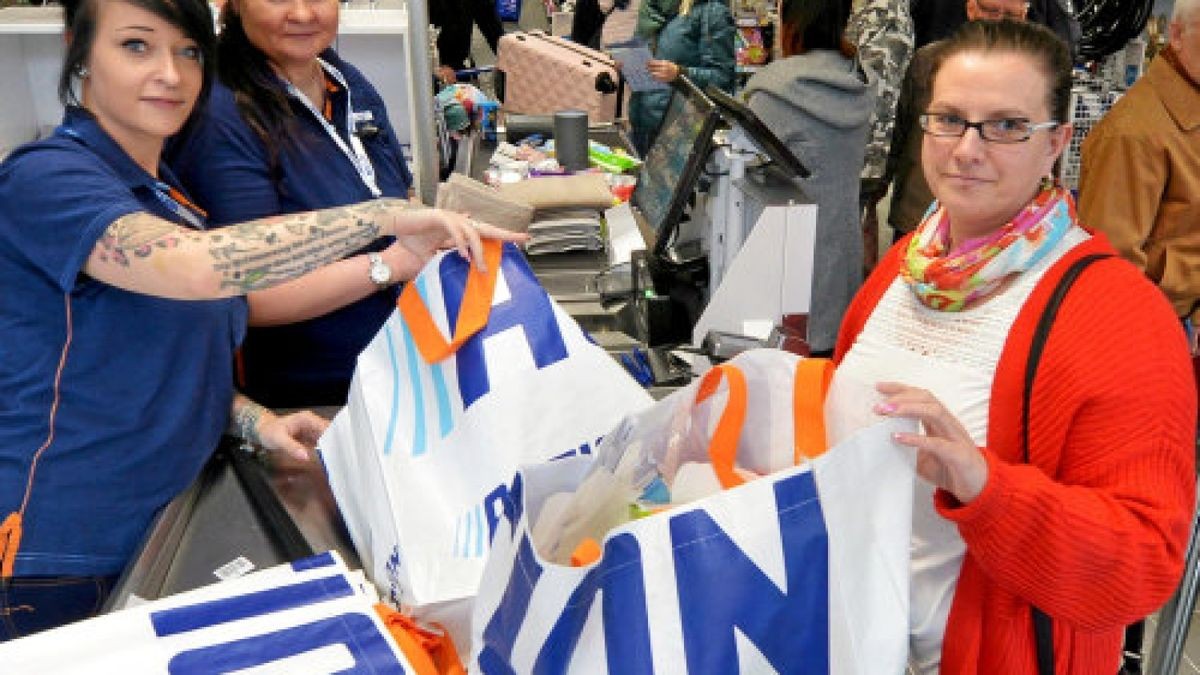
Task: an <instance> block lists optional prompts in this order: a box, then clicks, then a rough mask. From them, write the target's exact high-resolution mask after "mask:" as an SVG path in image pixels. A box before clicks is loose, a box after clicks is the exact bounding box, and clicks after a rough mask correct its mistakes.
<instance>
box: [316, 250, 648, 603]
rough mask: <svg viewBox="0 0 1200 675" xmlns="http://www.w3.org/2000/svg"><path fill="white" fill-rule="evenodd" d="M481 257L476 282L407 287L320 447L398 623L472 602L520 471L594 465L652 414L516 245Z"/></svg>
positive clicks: (448, 279) (450, 276) (457, 279)
mask: <svg viewBox="0 0 1200 675" xmlns="http://www.w3.org/2000/svg"><path fill="white" fill-rule="evenodd" d="M484 248H485V259H486V262H487V268H488V272H487V273H486V274H485V273H481V272H479V271H478V270H476V269H475V268H473V267H472V266H471V265H470V264H469V263H468V262H467V261H466V260H464V259H463V258H462V257H460V256H459V255H458V254H457V253H455V252H447V253H443V254H441V255H439V256H436V257H435V258H434V259H433V260H431V261H430V262H429V264H428V265H426V267H425V268H424V269H423V270H422V272H421V273H420V274H419V275H418V276H417V278H416V279H415V280H413V281H412V282H410V283H409V284H408V286H407V287H406V288H405V289H404V292H403V293H402V294H401V297H400V301H399V308H398V310H397V311H396V312H394V313H393V315H392V316H391V317H390V318H389V319H388V321H387V323H386V324H385V325H384V326H383V328H382V329H381V330H380V331H379V333H378V335H376V336H375V338H374V339H373V340H372V342H371V343H370V344H369V345H368V346H367V348H366V349H365V350H364V351H363V353H362V354H361V355H360V356H359V359H358V364H357V366H356V369H355V373H354V378H353V381H352V384H351V387H350V394H349V400H348V402H347V404H346V407H345V408H343V409H342V410H341V411H340V412H339V413H338V415H337V416H336V417H335V418H334V420H333V423H332V424H331V425H330V427H329V429H328V430H327V431H326V433H325V434H324V436H322V438H321V441H320V443H319V445H318V447H319V451H320V456H321V459H322V461H323V462H324V464H325V467H326V471H327V473H328V475H329V483H330V486H331V487H332V488H333V493H334V496H335V497H336V499H337V502H338V506H339V508H340V509H341V512H342V516H343V518H344V519H345V521H346V525H347V529H348V530H349V533H350V536H351V539H352V540H353V542H354V545H355V548H356V549H357V551H358V553H359V556H360V557H361V559H362V562H363V568H364V570H365V571H366V572H367V575H368V576H369V577H370V578H371V580H372V581H374V582H375V584H376V585H377V586H379V588H380V590H381V592H382V594H383V596H384V598H385V599H386V600H388V601H389V602H391V603H392V604H393V605H395V606H397V607H401V608H406V609H412V610H419V609H420V608H422V607H425V606H429V605H432V604H434V603H445V602H448V601H453V600H459V599H463V598H469V597H471V596H473V595H474V594H475V592H476V590H477V588H478V584H479V578H480V575H481V574H482V571H483V565H484V562H485V560H486V558H487V555H488V551H489V549H490V542H491V539H492V534H493V532H494V531H495V528H496V526H497V524H498V523H499V522H500V521H501V520H503V508H504V505H505V503H506V500H505V499H504V496H505V494H506V492H507V483H508V481H509V480H510V479H511V478H512V475H513V472H514V471H515V470H516V468H517V467H518V466H519V465H521V464H524V463H530V462H541V461H545V460H548V459H550V458H553V457H559V456H563V455H569V454H589V453H590V452H591V449H592V446H593V445H594V444H595V443H596V442H597V440H598V439H599V438H600V436H601V435H602V434H604V433H605V432H606V431H608V430H609V429H611V428H612V427H613V426H615V425H616V423H617V422H618V421H619V420H620V419H621V418H622V417H623V416H624V415H625V414H627V413H631V412H634V411H636V410H639V409H641V408H643V407H646V406H648V405H650V403H651V399H650V396H649V395H648V394H647V393H646V391H645V390H644V389H642V388H641V387H640V386H638V385H637V383H636V382H634V381H633V379H632V378H630V377H629V376H628V374H627V373H626V372H625V370H624V369H623V368H621V366H620V365H618V364H617V363H616V361H614V360H613V359H612V358H611V357H609V356H608V354H607V353H606V352H605V351H604V350H603V349H601V348H600V347H598V346H596V345H595V344H594V343H592V342H591V341H590V340H589V339H588V338H587V337H586V335H585V334H584V333H583V331H582V330H581V329H580V328H579V326H578V324H576V323H575V321H574V320H573V319H571V318H570V317H569V316H568V315H567V314H566V313H565V312H564V311H563V310H562V309H561V308H560V307H558V305H557V304H556V303H554V302H553V300H552V299H551V298H550V297H549V296H548V295H547V294H546V292H545V290H543V289H542V287H541V286H540V285H539V284H538V282H537V279H536V278H535V277H534V275H533V273H532V271H531V270H530V269H529V267H528V265H527V264H526V262H525V259H524V257H523V256H522V255H521V253H520V252H519V251H518V250H517V249H516V247H515V246H513V245H511V244H508V245H504V246H503V247H501V245H500V244H499V243H497V242H494V241H488V242H485V247H484ZM417 614H418V615H419V616H420V615H422V614H421V613H420V611H417Z"/></svg>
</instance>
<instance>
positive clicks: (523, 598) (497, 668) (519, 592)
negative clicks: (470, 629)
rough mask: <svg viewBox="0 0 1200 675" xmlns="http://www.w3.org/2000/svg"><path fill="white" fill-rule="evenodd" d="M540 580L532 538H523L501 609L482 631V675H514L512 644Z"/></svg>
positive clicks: (480, 657)
mask: <svg viewBox="0 0 1200 675" xmlns="http://www.w3.org/2000/svg"><path fill="white" fill-rule="evenodd" d="M541 576H542V566H541V565H540V564H539V563H538V561H537V556H535V555H534V554H533V546H532V545H531V544H530V543H529V537H523V538H522V539H521V543H520V545H518V546H517V558H516V560H514V561H513V569H512V573H511V574H510V575H509V577H508V586H507V587H506V588H505V589H504V596H503V597H502V598H501V599H500V606H499V607H497V609H496V611H495V613H493V614H492V617H491V619H489V620H488V624H487V626H486V627H485V628H484V629H483V644H484V647H483V651H481V652H480V653H479V669H480V670H481V671H482V672H484V673H488V674H489V675H510V674H512V673H514V671H513V669H512V667H511V666H509V665H508V664H509V661H510V659H511V658H512V648H513V643H514V642H515V641H516V638H517V633H519V632H520V630H521V624H522V623H524V622H525V614H526V612H528V611H529V599H530V598H531V597H533V589H534V588H537V583H538V579H540V578H541Z"/></svg>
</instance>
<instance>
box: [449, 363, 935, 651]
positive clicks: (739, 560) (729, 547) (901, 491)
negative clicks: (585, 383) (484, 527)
mask: <svg viewBox="0 0 1200 675" xmlns="http://www.w3.org/2000/svg"><path fill="white" fill-rule="evenodd" d="M739 358H740V357H739ZM736 361H737V359H735V360H734V362H732V363H733V365H735V366H736V365H738V364H737V363H736ZM742 370H744V369H742ZM781 370H782V371H783V372H785V373H786V372H791V371H789V370H788V369H786V368H783V369H781ZM743 374H744V373H743ZM713 379H714V380H720V382H717V383H716V385H714V384H713V383H712V381H707V382H708V383H707V384H706V383H705V382H706V381H702V382H700V383H697V384H695V385H693V387H694V389H692V388H689V390H684V391H683V392H680V393H678V394H676V395H678V396H681V397H684V398H685V399H686V400H690V401H693V402H694V401H695V400H696V398H697V397H696V390H698V389H699V388H701V387H705V386H717V385H720V387H721V391H720V394H719V397H718V396H717V395H716V394H711V395H710V398H712V399H717V398H723V399H724V401H723V402H722V401H720V400H716V401H715V402H716V403H717V405H715V406H714V410H712V411H711V413H712V417H713V419H712V420H711V423H709V424H700V425H699V426H700V427H701V428H704V429H706V430H708V431H709V432H713V430H714V429H715V428H717V427H719V426H720V420H721V418H722V416H723V415H724V413H725V410H724V408H725V407H727V403H728V402H729V401H730V400H732V399H734V398H736V394H734V395H733V396H731V395H730V394H729V393H728V392H729V391H730V390H731V389H734V388H736V387H737V386H738V385H737V384H734V385H733V386H732V387H731V386H730V384H729V383H730V382H736V381H737V380H738V378H737V377H736V376H734V377H730V373H729V371H726V372H725V373H723V374H722V375H720V376H713ZM743 379H745V381H746V384H747V387H748V389H749V391H750V392H751V395H752V392H753V390H754V389H755V387H756V385H754V384H751V383H752V382H753V381H754V380H753V378H751V377H749V376H747V377H745V378H743ZM775 391H776V392H778V389H777V388H776V389H775ZM687 397H691V398H690V399H688V398H687ZM775 398H777V399H779V398H780V397H779V396H778V394H776V396H775ZM701 403H702V405H703V403H704V402H703V401H702V402H701ZM794 403H795V401H794V398H789V397H783V398H782V400H775V401H773V403H772V408H773V409H774V410H776V411H781V410H793V409H794ZM660 406H673V407H675V408H678V407H679V406H678V402H673V403H672V402H669V401H668V400H664V401H661V402H659V403H658V404H656V406H655V407H656V408H657V407H660ZM755 408H756V406H754V405H751V406H749V408H748V409H747V410H754V409H755ZM649 416H650V414H649V411H647V412H646V413H643V414H642V415H634V416H633V417H634V418H638V417H643V418H645V417H649ZM622 425H623V426H624V425H627V422H623V423H622ZM771 426H773V427H774V426H786V425H778V424H772V425H771ZM750 427H751V425H749V424H747V425H745V427H744V428H743V429H741V430H740V433H739V436H740V437H741V438H739V441H738V443H739V444H740V445H746V448H747V449H748V450H749V449H750V445H748V444H745V443H744V441H745V438H746V434H747V433H749V434H750V435H753V434H754V433H756V430H755V429H751V428H750ZM914 429H915V424H914V423H913V422H912V421H910V420H898V419H887V420H884V421H882V422H880V423H879V424H877V425H875V426H871V427H868V428H867V429H864V430H863V431H862V432H860V433H859V434H857V435H855V436H852V437H850V438H848V439H846V440H844V441H842V442H841V443H839V444H837V445H835V446H834V447H832V448H830V449H828V450H827V451H825V452H824V453H821V454H819V456H817V457H815V458H813V459H808V458H802V460H801V461H802V465H801V466H797V467H792V468H789V469H785V470H782V471H775V472H773V473H767V474H766V475H763V476H762V477H758V478H755V479H753V480H741V481H740V484H737V485H734V486H733V487H728V488H727V489H722V490H719V491H717V492H715V493H713V494H711V495H709V496H706V497H703V498H701V499H699V500H697V501H694V502H691V503H689V504H683V505H678V506H675V507H674V508H672V509H670V510H668V511H665V512H661V513H658V514H655V515H650V516H647V517H644V518H640V519H637V520H633V521H631V522H628V523H625V524H623V525H620V526H618V527H616V528H614V529H613V530H611V531H609V532H608V533H607V534H606V535H605V536H604V538H603V544H602V546H601V547H600V557H599V559H598V560H596V561H595V562H592V563H590V564H584V565H581V566H570V565H560V564H554V563H551V562H549V561H547V560H546V559H545V558H544V557H543V556H542V555H540V554H539V552H538V551H537V550H536V548H535V546H534V544H533V540H532V523H534V522H536V521H537V519H538V518H539V516H540V515H541V513H540V511H541V510H542V509H544V508H545V504H546V502H547V500H548V499H549V498H550V497H551V496H552V495H555V494H559V493H561V492H563V491H570V490H573V489H574V488H576V487H577V486H579V485H580V484H581V483H582V482H583V481H584V480H585V479H586V477H587V476H588V475H589V474H591V473H592V472H593V471H594V470H595V469H594V465H595V464H597V463H600V462H602V461H603V460H602V457H603V455H602V454H601V455H598V456H597V459H596V461H595V462H593V461H590V460H588V459H585V458H570V459H567V460H563V461H561V462H555V463H552V464H544V465H535V466H524V467H522V468H521V470H520V472H519V473H518V474H517V476H516V478H515V479H514V481H513V485H512V487H511V489H510V490H509V494H508V497H509V498H510V499H511V500H512V505H511V508H510V511H509V512H507V513H506V517H505V519H504V520H503V521H502V522H501V524H500V525H499V527H498V528H497V531H496V534H495V538H494V541H493V549H492V555H491V557H490V559H489V561H488V565H487V569H486V571H485V573H484V577H483V581H482V584H481V586H480V591H479V594H478V595H477V596H476V599H475V610H474V616H473V621H472V647H473V649H472V655H471V661H472V670H473V672H481V673H513V672H517V673H521V672H542V673H563V672H572V673H576V672H578V673H592V672H610V673H616V672H619V673H653V672H657V673H695V674H700V673H721V674H726V673H736V672H744V673H770V672H778V673H789V674H791V673H838V674H841V673H861V674H864V675H875V674H878V673H901V672H903V671H904V668H905V663H906V659H907V652H908V546H909V535H910V518H911V505H912V485H913V479H914V471H913V457H912V453H911V452H906V451H905V449H904V448H901V447H899V446H897V445H895V444H894V443H893V442H892V440H891V439H892V434H893V433H894V432H896V431H900V430H906V431H911V430H914ZM652 435H653V434H652ZM615 436H617V432H613V433H612V434H609V435H608V436H606V438H605V441H604V443H603V444H602V447H601V451H602V452H603V446H604V445H607V444H608V443H609V442H610V441H613V439H614V437H615ZM709 438H710V440H711V438H712V436H711V435H710V437H709ZM789 441H794V439H789ZM785 447H786V448H787V450H788V451H789V452H791V451H794V444H793V443H792V442H787V443H786V444H785ZM740 453H741V448H740V447H739V448H738V454H739V456H738V458H737V461H736V462H735V466H733V467H730V466H728V465H726V466H725V467H724V468H722V469H721V471H722V472H726V470H734V469H741V470H749V469H746V463H745V462H743V461H742V459H741V457H740ZM750 454H754V453H753V452H751V453H750ZM767 454H775V453H774V452H768V453H767ZM714 456H715V455H714ZM748 459H749V463H750V464H751V465H754V464H755V463H756V462H757V461H760V459H761V458H757V459H756V458H753V457H750V458H748ZM717 462H718V463H723V462H724V460H723V459H718V460H717ZM714 473H715V469H714ZM754 473H757V471H754ZM723 480H727V481H728V482H729V483H731V484H734V483H738V482H739V481H738V479H730V478H729V477H728V476H726V478H725V479H723Z"/></svg>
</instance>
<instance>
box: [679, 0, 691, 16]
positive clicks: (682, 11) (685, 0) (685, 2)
mask: <svg viewBox="0 0 1200 675" xmlns="http://www.w3.org/2000/svg"><path fill="white" fill-rule="evenodd" d="M690 11H692V0H682V2H680V3H679V15H680V16H686V15H687V13H688V12H690Z"/></svg>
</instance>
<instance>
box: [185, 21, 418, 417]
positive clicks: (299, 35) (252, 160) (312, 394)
mask: <svg viewBox="0 0 1200 675" xmlns="http://www.w3.org/2000/svg"><path fill="white" fill-rule="evenodd" d="M338 5H339V3H338V0H284V1H283V2H280V1H279V0H229V2H227V3H226V4H225V6H224V9H223V10H222V13H221V33H220V37H219V38H218V47H217V50H218V51H217V53H218V65H217V75H218V78H219V82H218V84H217V85H215V87H214V90H213V95H212V97H211V98H210V99H209V102H208V104H207V106H206V108H205V109H204V110H203V111H202V114H201V115H200V116H199V117H198V119H197V124H196V125H195V127H194V128H193V129H192V130H191V131H190V132H189V133H188V134H186V135H184V136H183V137H181V138H180V139H177V140H176V141H173V142H172V144H171V147H170V149H169V150H168V157H167V161H168V163H169V164H170V165H171V167H172V169H174V170H175V173H176V175H177V176H179V179H180V180H181V181H183V184H184V186H185V187H187V189H188V191H189V193H190V194H192V195H193V196H194V197H195V199H196V202H197V203H198V204H200V205H201V206H202V207H203V208H205V209H207V210H208V213H209V222H210V223H212V224H213V225H227V224H230V223H238V222H242V221H245V220H250V219H253V218H262V217H265V216H271V215H276V214H286V213H295V212H297V211H309V210H312V209H320V208H328V207H331V206H340V205H343V204H352V203H354V202H359V201H362V200H364V199H370V198H372V197H378V196H381V195H383V196H389V197H405V196H407V195H408V192H409V185H410V183H411V176H410V175H409V172H408V168H407V166H406V165H405V161H404V156H403V155H402V154H401V150H400V144H399V143H398V142H397V139H396V134H395V131H394V130H393V129H392V125H391V123H390V122H389V120H388V115H387V110H386V109H385V108H384V104H383V99H382V98H381V97H380V96H379V93H378V92H377V91H376V90H375V88H374V87H373V86H371V83H370V82H368V81H367V80H366V78H365V77H363V75H362V73H361V72H359V70H358V69H357V68H355V67H354V66H352V65H350V64H349V63H346V62H345V61H343V60H342V59H341V58H339V57H338V55H337V53H336V52H334V51H333V50H332V49H330V48H329V47H330V45H331V44H332V43H333V40H334V38H335V37H336V35H337V26H338ZM388 244H389V242H388V240H383V239H381V240H378V241H375V242H371V243H370V244H369V245H367V246H364V247H363V248H361V249H359V250H357V251H354V252H353V253H352V254H351V255H350V257H348V258H347V259H346V260H345V261H343V262H342V263H341V264H340V265H332V266H329V267H327V268H324V269H321V270H319V271H317V272H314V273H312V274H309V275H307V276H306V277H304V278H302V279H298V280H296V281H295V282H292V283H290V284H285V285H283V286H279V287H277V288H273V289H271V290H269V291H262V292H256V293H252V294H250V298H249V300H250V325H251V328H250V330H249V333H248V335H247V336H246V341H245V343H244V344H243V346H242V352H241V355H240V357H241V358H240V359H239V368H238V373H239V379H240V382H239V384H240V385H241V387H242V389H243V391H245V392H246V393H247V394H248V395H250V396H251V397H253V398H255V399H256V400H259V401H262V402H263V403H265V404H266V405H269V406H276V407H301V406H313V405H341V404H344V403H345V402H346V394H347V391H348V389H349V386H350V378H351V375H352V374H353V371H354V363H355V359H356V358H357V356H358V354H359V353H360V352H361V351H362V350H363V348H365V347H366V346H367V343H368V342H370V341H371V338H372V337H374V335H375V333H377V332H378V330H379V328H380V326H382V325H383V323H384V321H386V320H387V317H388V316H389V315H390V314H391V312H392V310H393V309H394V308H395V303H396V297H397V291H398V289H397V287H396V286H395V284H397V283H398V282H400V281H402V280H405V279H409V278H411V277H412V276H413V275H415V274H416V272H417V271H418V270H419V269H420V266H419V265H418V264H417V263H418V261H416V260H414V259H413V258H412V256H409V255H406V253H405V250H404V249H403V247H398V246H390V247H389V246H388ZM376 256H379V257H378V258H376ZM371 259H375V261H376V262H375V264H374V266H373V267H372V265H371ZM368 269H372V275H371V276H369V275H368V272H367V270H368Z"/></svg>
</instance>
